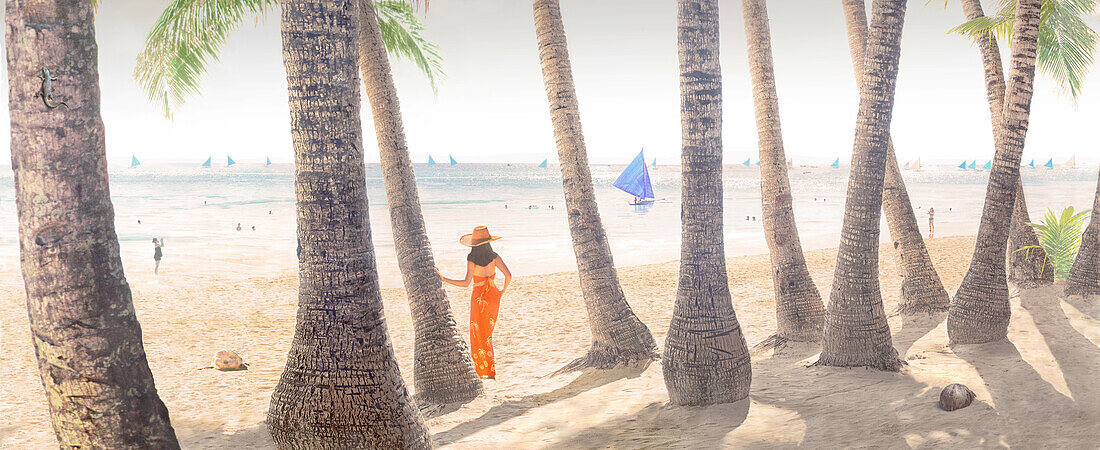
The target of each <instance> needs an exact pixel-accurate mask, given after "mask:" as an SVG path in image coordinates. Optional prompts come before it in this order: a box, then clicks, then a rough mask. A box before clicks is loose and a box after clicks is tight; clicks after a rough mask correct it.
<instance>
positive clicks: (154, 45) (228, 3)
mask: <svg viewBox="0 0 1100 450" xmlns="http://www.w3.org/2000/svg"><path fill="white" fill-rule="evenodd" d="M277 4H278V3H277V2H276V0H172V1H171V3H169V4H168V6H167V7H166V8H165V9H164V12H163V13H161V15H160V17H159V18H158V19H157V21H156V23H155V24H154V25H153V28H152V29H151V30H149V34H148V36H146V38H145V47H144V48H143V49H142V51H141V53H140V54H139V55H138V57H137V65H136V66H135V67H134V79H135V80H137V82H138V84H139V85H140V86H141V88H142V90H143V91H145V95H146V96H147V97H149V99H150V100H152V101H153V102H155V103H158V104H159V105H160V106H161V107H162V108H163V110H164V115H165V116H166V117H171V116H172V112H173V110H175V109H177V108H178V107H179V106H180V105H182V104H183V102H184V100H185V99H186V98H187V96H189V95H196V94H198V93H199V87H200V85H199V81H200V79H201V78H202V76H203V75H205V74H206V68H207V65H208V64H209V62H210V61H212V60H213V61H217V60H218V52H219V51H220V50H221V47H222V45H223V44H224V43H225V39H226V37H227V36H228V35H229V33H230V32H231V31H233V30H235V29H237V28H238V27H239V26H240V24H241V22H242V21H243V20H244V18H245V16H246V14H261V13H264V12H265V11H266V8H268V7H274V6H276V5H277Z"/></svg>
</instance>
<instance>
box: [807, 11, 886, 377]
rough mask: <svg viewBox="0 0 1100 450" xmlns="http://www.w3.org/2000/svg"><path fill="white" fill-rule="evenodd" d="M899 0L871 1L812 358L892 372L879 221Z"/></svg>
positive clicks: (832, 364) (847, 365)
mask: <svg viewBox="0 0 1100 450" xmlns="http://www.w3.org/2000/svg"><path fill="white" fill-rule="evenodd" d="M905 7H906V1H905V0H875V1H874V3H873V4H872V8H871V30H870V31H871V32H870V35H869V36H868V38H867V41H866V42H867V43H866V46H865V50H866V51H864V52H863V54H864V60H863V65H862V67H863V75H862V77H861V85H860V89H859V92H860V94H859V113H858V115H857V117H856V137H855V147H854V148H853V150H852V170H851V175H850V178H849V180H848V194H847V198H846V200H845V203H844V227H843V229H842V231H841V234H840V247H839V249H838V255H837V263H836V273H835V275H834V281H833V291H832V294H831V295H830V296H829V309H828V311H827V313H826V315H825V335H824V339H823V340H822V349H821V357H820V358H819V359H818V360H817V363H816V364H820V365H828V366H843V367H850V366H864V367H873V368H876V369H880V370H890V371H896V370H898V369H899V368H900V367H901V365H902V361H901V360H900V359H898V352H897V350H895V349H894V345H893V341H892V339H891V336H890V325H889V324H888V323H887V322H886V313H885V311H884V308H883V305H882V292H881V291H880V288H879V278H878V242H879V221H880V218H881V216H880V210H881V208H882V191H883V182H884V181H885V175H886V162H887V159H888V158H889V154H890V152H889V140H890V120H891V118H892V115H893V109H894V88H895V87H896V85H897V74H898V58H899V57H900V55H901V30H902V25H903V24H904V21H905Z"/></svg>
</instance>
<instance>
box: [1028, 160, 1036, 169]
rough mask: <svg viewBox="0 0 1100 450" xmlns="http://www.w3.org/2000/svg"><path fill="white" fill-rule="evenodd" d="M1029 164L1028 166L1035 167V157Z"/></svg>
mask: <svg viewBox="0 0 1100 450" xmlns="http://www.w3.org/2000/svg"><path fill="white" fill-rule="evenodd" d="M1027 166H1028V167H1035V160H1034V159H1033V160H1031V162H1030V163H1028V164H1027Z"/></svg>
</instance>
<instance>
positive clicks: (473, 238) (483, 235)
mask: <svg viewBox="0 0 1100 450" xmlns="http://www.w3.org/2000/svg"><path fill="white" fill-rule="evenodd" d="M497 239H500V236H493V235H491V234H489V229H488V228H485V227H483V226H478V227H474V232H473V233H470V234H467V235H465V236H462V237H460V238H458V243H460V244H462V245H465V246H467V247H477V246H479V245H481V244H488V243H490V242H493V241H495V240H497Z"/></svg>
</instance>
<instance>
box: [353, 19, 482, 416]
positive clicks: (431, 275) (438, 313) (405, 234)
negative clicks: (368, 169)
mask: <svg viewBox="0 0 1100 450" xmlns="http://www.w3.org/2000/svg"><path fill="white" fill-rule="evenodd" d="M359 13H360V18H361V19H360V27H361V29H360V47H359V55H360V59H359V66H360V69H361V71H362V73H363V84H364V87H365V90H366V93H367V98H368V99H369V100H370V105H371V110H372V112H373V117H374V129H375V133H376V134H377V136H378V152H379V154H380V155H381V160H380V161H381V163H382V179H383V180H384V181H385V183H386V197H387V200H388V202H389V206H390V223H391V224H392V227H393V230H394V233H393V241H394V248H395V249H396V250H397V265H398V267H400V269H401V275H402V277H403V279H404V281H405V291H406V292H407V293H408V295H409V303H410V305H411V308H410V309H411V312H412V318H413V325H414V330H415V333H416V340H415V342H416V346H415V352H414V353H415V358H414V360H415V363H414V365H413V382H414V383H415V386H416V396H417V399H418V400H421V401H426V402H430V403H436V404H441V403H453V402H465V401H469V400H472V399H473V398H474V397H477V395H478V393H480V392H481V379H480V378H478V376H477V373H476V372H475V371H474V365H473V361H472V359H471V358H470V356H469V355H470V351H469V349H468V348H467V347H466V341H464V340H462V337H461V336H459V334H458V329H457V327H456V324H455V319H454V316H453V315H452V314H451V303H450V302H449V301H447V293H446V292H445V291H444V290H443V283H442V282H441V281H440V279H439V275H437V273H436V271H435V258H433V257H432V245H431V242H429V241H428V232H427V230H426V229H425V227H424V215H423V214H421V212H420V196H419V195H418V193H417V191H416V175H415V174H414V173H413V165H412V160H410V159H409V149H408V145H407V144H406V143H405V131H404V126H403V124H402V122H401V106H400V104H399V102H398V98H397V89H396V88H395V87H394V85H393V75H392V74H391V73H390V62H389V59H388V58H387V56H386V46H385V43H384V41H383V39H382V32H381V29H380V28H379V25H378V17H377V15H376V14H375V10H374V7H373V5H372V4H371V1H370V0H360V4H359Z"/></svg>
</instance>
